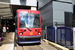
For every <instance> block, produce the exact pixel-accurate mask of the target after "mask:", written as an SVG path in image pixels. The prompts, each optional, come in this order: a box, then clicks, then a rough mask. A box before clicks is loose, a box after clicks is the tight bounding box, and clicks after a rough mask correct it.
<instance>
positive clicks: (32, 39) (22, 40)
mask: <svg viewBox="0 0 75 50" xmlns="http://www.w3.org/2000/svg"><path fill="white" fill-rule="evenodd" d="M40 39H41V35H40V36H18V43H19V44H30V43H40V41H41V40H40Z"/></svg>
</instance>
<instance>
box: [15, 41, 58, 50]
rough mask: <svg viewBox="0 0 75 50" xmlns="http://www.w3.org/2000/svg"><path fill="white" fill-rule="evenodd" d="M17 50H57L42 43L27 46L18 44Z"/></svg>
mask: <svg viewBox="0 0 75 50" xmlns="http://www.w3.org/2000/svg"><path fill="white" fill-rule="evenodd" d="M16 50H57V49H55V48H54V47H52V46H50V45H48V44H46V43H45V42H43V41H41V44H25V45H18V44H17V47H16Z"/></svg>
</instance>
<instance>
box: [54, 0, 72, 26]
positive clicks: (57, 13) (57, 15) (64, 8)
mask: <svg viewBox="0 0 75 50" xmlns="http://www.w3.org/2000/svg"><path fill="white" fill-rule="evenodd" d="M65 12H72V4H68V3H62V2H55V1H53V26H55V22H57V23H59V24H65ZM60 26H64V25H60Z"/></svg>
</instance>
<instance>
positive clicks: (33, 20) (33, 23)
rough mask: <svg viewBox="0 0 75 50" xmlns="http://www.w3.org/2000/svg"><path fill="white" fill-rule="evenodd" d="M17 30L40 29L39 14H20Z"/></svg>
mask: <svg viewBox="0 0 75 50" xmlns="http://www.w3.org/2000/svg"><path fill="white" fill-rule="evenodd" d="M19 28H40V17H39V14H33V13H27V12H20V13H19Z"/></svg>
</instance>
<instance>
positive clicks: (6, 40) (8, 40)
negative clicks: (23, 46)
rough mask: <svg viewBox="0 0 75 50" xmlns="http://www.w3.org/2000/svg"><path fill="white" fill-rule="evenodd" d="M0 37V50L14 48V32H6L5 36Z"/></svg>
mask: <svg viewBox="0 0 75 50" xmlns="http://www.w3.org/2000/svg"><path fill="white" fill-rule="evenodd" d="M2 39H3V41H2V46H0V50H14V32H10V33H7V35H6V37H2Z"/></svg>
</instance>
